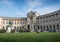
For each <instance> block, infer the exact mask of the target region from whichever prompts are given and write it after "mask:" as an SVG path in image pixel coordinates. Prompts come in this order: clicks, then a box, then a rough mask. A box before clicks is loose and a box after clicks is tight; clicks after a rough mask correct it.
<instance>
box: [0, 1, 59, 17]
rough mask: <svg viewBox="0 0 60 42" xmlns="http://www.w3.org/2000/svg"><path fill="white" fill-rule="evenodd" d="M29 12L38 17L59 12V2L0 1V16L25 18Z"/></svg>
mask: <svg viewBox="0 0 60 42" xmlns="http://www.w3.org/2000/svg"><path fill="white" fill-rule="evenodd" d="M31 10H32V11H37V12H38V13H39V14H40V15H44V14H47V13H50V12H53V11H56V10H60V0H0V16H7V17H26V15H27V13H28V12H29V11H31Z"/></svg>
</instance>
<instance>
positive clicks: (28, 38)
mask: <svg viewBox="0 0 60 42" xmlns="http://www.w3.org/2000/svg"><path fill="white" fill-rule="evenodd" d="M0 42H60V32H59V33H58V32H56V33H49V32H40V33H34V32H32V33H0Z"/></svg>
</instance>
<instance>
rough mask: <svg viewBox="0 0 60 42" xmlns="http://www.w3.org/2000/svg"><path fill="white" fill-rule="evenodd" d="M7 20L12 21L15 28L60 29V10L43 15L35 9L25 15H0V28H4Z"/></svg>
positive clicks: (34, 29)
mask: <svg viewBox="0 0 60 42" xmlns="http://www.w3.org/2000/svg"><path fill="white" fill-rule="evenodd" d="M9 20H11V21H12V22H13V24H12V26H13V28H14V29H15V30H17V31H18V30H19V29H30V30H31V31H36V30H38V31H39V32H43V31H50V32H51V31H52V32H53V31H57V32H59V31H60V10H58V11H55V12H51V13H48V14H45V15H40V14H39V13H37V12H36V11H34V12H33V11H30V12H28V13H27V17H23V18H16V17H0V29H2V28H4V29H6V26H7V25H8V24H9Z"/></svg>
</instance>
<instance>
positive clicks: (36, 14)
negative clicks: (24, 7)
mask: <svg viewBox="0 0 60 42" xmlns="http://www.w3.org/2000/svg"><path fill="white" fill-rule="evenodd" d="M27 16H28V17H30V16H39V13H37V12H36V11H34V12H33V11H30V12H29V13H27Z"/></svg>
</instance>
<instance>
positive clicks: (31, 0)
mask: <svg viewBox="0 0 60 42" xmlns="http://www.w3.org/2000/svg"><path fill="white" fill-rule="evenodd" d="M26 3H27V5H26V6H25V8H26V11H31V10H34V8H35V7H37V6H41V5H42V4H43V3H42V1H41V0H26Z"/></svg>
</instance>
